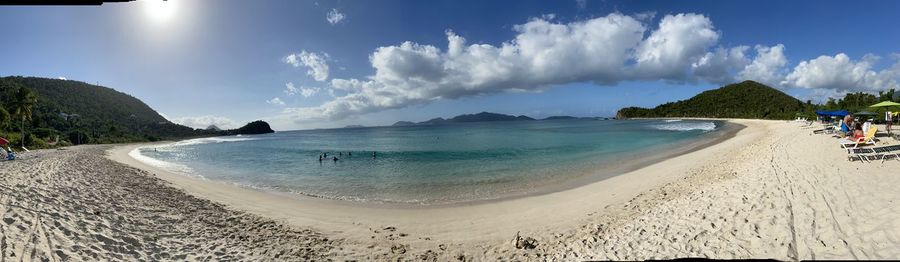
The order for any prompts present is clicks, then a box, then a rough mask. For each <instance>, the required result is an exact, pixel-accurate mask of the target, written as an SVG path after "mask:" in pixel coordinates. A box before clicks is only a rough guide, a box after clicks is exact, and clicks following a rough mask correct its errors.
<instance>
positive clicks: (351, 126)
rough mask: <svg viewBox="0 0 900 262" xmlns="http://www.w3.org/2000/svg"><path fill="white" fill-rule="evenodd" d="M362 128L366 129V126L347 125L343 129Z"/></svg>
mask: <svg viewBox="0 0 900 262" xmlns="http://www.w3.org/2000/svg"><path fill="white" fill-rule="evenodd" d="M364 127H366V126H364V125H348V126H345V127H344V128H364Z"/></svg>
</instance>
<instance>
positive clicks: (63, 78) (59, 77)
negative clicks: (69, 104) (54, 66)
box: [56, 76, 68, 80]
mask: <svg viewBox="0 0 900 262" xmlns="http://www.w3.org/2000/svg"><path fill="white" fill-rule="evenodd" d="M56 79H59V80H68V79H66V77H65V76H58V77H56Z"/></svg>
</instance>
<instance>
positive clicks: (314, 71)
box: [283, 50, 328, 82]
mask: <svg viewBox="0 0 900 262" xmlns="http://www.w3.org/2000/svg"><path fill="white" fill-rule="evenodd" d="M327 58H328V53H313V52H306V50H303V51H301V52H300V53H293V54H290V55H288V56H286V57H284V59H283V61H284V62H285V63H287V64H290V65H292V66H294V67H301V66H303V67H307V68H308V69H307V71H306V74H307V75H309V76H312V77H313V79H315V80H316V81H320V82H321V81H325V80H327V79H328V62H327V61H326V59H327Z"/></svg>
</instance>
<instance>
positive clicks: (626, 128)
mask: <svg viewBox="0 0 900 262" xmlns="http://www.w3.org/2000/svg"><path fill="white" fill-rule="evenodd" d="M723 125H724V122H721V121H705V120H683V121H682V120H581V119H578V120H543V121H506V122H477V123H459V124H452V125H437V126H402V127H366V128H341V129H319V130H300V131H284V132H276V133H273V134H265V135H245V136H228V137H210V138H198V139H190V140H184V141H178V142H174V143H168V144H155V145H149V146H144V147H141V148H138V149H136V150H135V151H133V152H131V155H132V156H133V157H135V158H137V159H138V160H140V161H142V162H145V163H147V164H150V165H154V166H156V167H159V168H162V169H165V170H168V171H171V172H174V173H178V174H183V175H187V176H195V177H198V178H202V179H209V180H216V181H222V182H228V183H233V184H236V185H239V186H242V187H249V188H253V189H257V190H264V191H270V192H273V193H280V194H285V195H296V196H298V197H301V196H313V197H320V198H327V199H337V200H347V201H357V202H366V203H384V204H402V205H433V204H452V203H465V202H473V201H485V200H494V199H502V198H512V197H518V196H525V195H529V194H536V193H546V192H552V191H553V190H559V189H560V188H564V187H575V186H578V185H581V184H584V183H588V182H590V181H596V180H600V179H604V178H608V177H611V176H615V175H618V174H621V173H622V172H626V171H628V170H630V169H634V168H638V167H640V166H641V165H646V164H649V162H651V161H650V160H648V159H654V157H653V156H655V157H656V158H657V159H658V158H665V157H669V156H671V155H674V154H677V153H683V152H684V151H686V150H687V149H688V148H695V147H697V145H698V144H703V143H704V142H708V141H712V140H713V139H714V138H715V137H717V135H716V134H719V136H721V133H722V132H723V129H724V128H723ZM326 153H327V155H328V156H327V158H326V159H324V160H322V161H319V156H321V155H323V154H326ZM373 154H374V156H373ZM333 157H337V158H338V159H339V160H337V161H334V160H333Z"/></svg>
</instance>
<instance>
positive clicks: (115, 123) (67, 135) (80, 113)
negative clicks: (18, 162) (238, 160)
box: [0, 76, 274, 149]
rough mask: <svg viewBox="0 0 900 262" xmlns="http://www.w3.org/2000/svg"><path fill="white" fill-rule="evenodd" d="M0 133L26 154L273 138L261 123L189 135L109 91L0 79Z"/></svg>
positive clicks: (64, 83) (128, 97)
mask: <svg viewBox="0 0 900 262" xmlns="http://www.w3.org/2000/svg"><path fill="white" fill-rule="evenodd" d="M16 112H18V113H16ZM23 118H24V121H23ZM0 127H4V128H0V137H4V138H6V139H8V140H9V141H10V144H12V145H15V146H20V145H21V144H22V140H23V139H24V142H25V145H26V146H27V147H28V148H32V149H35V148H47V147H51V146H66V145H72V144H100V143H125V142H144V141H158V140H165V139H185V138H192V137H204V136H221V135H237V134H263V133H271V132H274V130H272V129H271V127H270V126H269V124H268V123H266V122H264V121H254V122H251V123H248V124H247V125H245V126H243V127H240V128H237V129H230V130H222V129H220V128H219V127H217V126H215V125H211V126H209V127H207V128H205V129H199V128H198V129H194V128H191V127H187V126H183V125H179V124H175V123H172V122H171V121H169V120H167V119H166V118H164V117H162V116H161V115H160V114H159V113H157V112H156V110H153V109H152V108H150V107H149V106H147V104H145V103H144V102H142V101H141V100H139V99H137V98H135V97H133V96H131V95H128V94H125V93H122V92H119V91H116V90H114V89H112V88H108V87H103V86H99V85H92V84H88V83H84V82H80V81H74V80H60V79H50V78H40V77H21V76H10V77H2V78H0ZM23 131H24V132H23ZM23 133H24V134H25V135H24V136H23V135H22V134H23Z"/></svg>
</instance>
